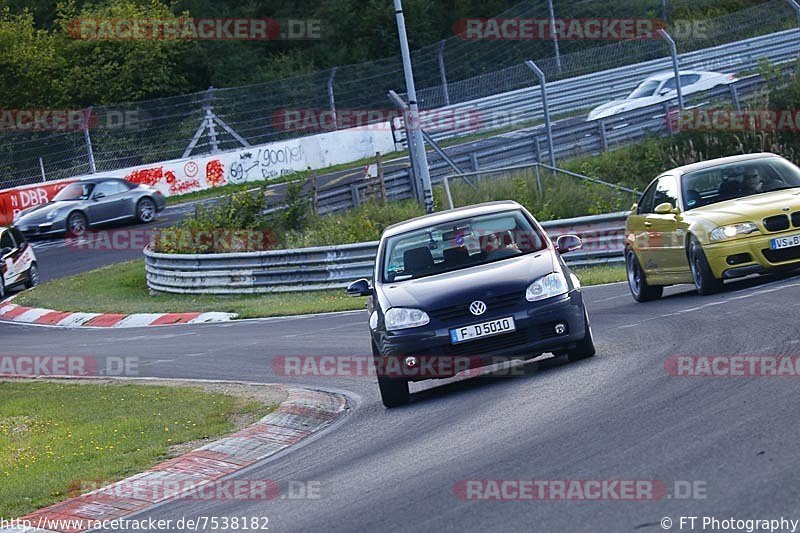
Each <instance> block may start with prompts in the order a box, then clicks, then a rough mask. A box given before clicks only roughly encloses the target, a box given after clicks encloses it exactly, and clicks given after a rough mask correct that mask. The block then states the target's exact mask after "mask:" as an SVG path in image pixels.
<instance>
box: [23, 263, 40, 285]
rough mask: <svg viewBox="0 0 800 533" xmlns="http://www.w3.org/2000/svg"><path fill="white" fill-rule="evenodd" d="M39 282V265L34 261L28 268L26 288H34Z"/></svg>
mask: <svg viewBox="0 0 800 533" xmlns="http://www.w3.org/2000/svg"><path fill="white" fill-rule="evenodd" d="M38 284H39V267H37V266H36V263H32V264H31V267H30V268H29V269H28V281H26V282H25V288H26V289H32V288H33V287H35V286H37V285H38Z"/></svg>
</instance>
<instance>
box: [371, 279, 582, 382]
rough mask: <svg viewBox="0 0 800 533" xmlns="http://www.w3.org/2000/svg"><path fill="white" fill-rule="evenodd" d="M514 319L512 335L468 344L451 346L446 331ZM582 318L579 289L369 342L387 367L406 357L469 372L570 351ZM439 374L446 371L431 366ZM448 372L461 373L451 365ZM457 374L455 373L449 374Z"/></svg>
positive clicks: (380, 336)
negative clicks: (430, 359) (426, 358)
mask: <svg viewBox="0 0 800 533" xmlns="http://www.w3.org/2000/svg"><path fill="white" fill-rule="evenodd" d="M508 316H513V317H514V323H515V327H516V329H515V331H513V332H509V333H503V334H500V335H495V336H492V337H484V338H480V339H475V340H473V341H468V342H463V343H459V344H453V343H452V342H451V341H450V329H454V328H457V327H463V326H468V325H470V324H477V323H480V322H487V321H490V320H493V319H498V318H505V317H508ZM585 317H586V314H585V311H584V303H583V295H582V293H581V291H580V289H575V290H573V291H571V292H570V293H568V294H565V295H563V296H558V297H555V298H553V299H552V301H544V302H536V303H530V302H528V303H527V305H526V306H525V307H524V308H516V309H512V310H507V311H505V312H503V311H502V310H501V311H499V312H497V313H495V314H491V315H490V314H488V313H487V314H486V315H483V316H481V317H472V320H467V321H465V322H463V323H461V322H459V323H457V324H441V323H440V324H431V325H429V326H426V327H424V328H414V329H409V330H405V331H403V330H401V331H397V332H382V333H380V334H378V335H376V338H375V341H376V345H377V346H378V350H379V352H380V353H381V354H382V355H381V357H382V358H383V360H384V361H383V364H384V365H386V367H387V368H388V367H392V366H393V364H392V362H390V361H388V360H389V359H395V360H399V363H397V364H400V365H402V364H403V360H404V359H405V357H408V356H412V355H414V356H432V357H436V358H437V359H446V358H452V359H458V360H459V361H462V362H463V361H465V360H468V361H469V368H476V367H481V366H486V365H490V364H494V363H498V362H501V361H507V360H510V359H527V358H531V357H535V356H537V355H541V354H543V353H546V352H557V351H563V350H567V349H570V348H572V347H574V346H575V345H576V344H577V343H578V342H580V341H581V340H583V338H584V337H585V336H586V318H585ZM557 324H564V325H566V331H565V332H564V333H563V334H561V335H558V334H557V333H556V331H555V329H556V325H557ZM437 368H439V369H442V368H447V367H446V366H441V367H437ZM452 368H456V369H460V370H464V365H463V364H460V363H457V364H454V365H453V366H452ZM454 373H457V372H454ZM450 375H452V374H448V373H447V372H446V371H445V372H444V374H443V375H433V376H424V375H423V376H413V375H412V376H411V377H409V379H410V380H422V379H430V378H432V377H433V378H443V377H449V376H450Z"/></svg>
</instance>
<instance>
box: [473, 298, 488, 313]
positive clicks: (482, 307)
mask: <svg viewBox="0 0 800 533" xmlns="http://www.w3.org/2000/svg"><path fill="white" fill-rule="evenodd" d="M469 312H470V313H472V314H473V315H475V316H480V315H482V314H483V313H485V312H486V304H485V303H483V302H482V301H480V300H475V301H474V302H472V303H471V304H469Z"/></svg>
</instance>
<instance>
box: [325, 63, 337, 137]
mask: <svg viewBox="0 0 800 533" xmlns="http://www.w3.org/2000/svg"><path fill="white" fill-rule="evenodd" d="M337 68H338V67H333V68H332V69H331V75H330V76H328V106H329V107H330V110H331V118H333V128H334V129H336V130H338V129H339V119H337V118H336V99H335V98H334V96H333V78H334V77H335V76H336V69H337Z"/></svg>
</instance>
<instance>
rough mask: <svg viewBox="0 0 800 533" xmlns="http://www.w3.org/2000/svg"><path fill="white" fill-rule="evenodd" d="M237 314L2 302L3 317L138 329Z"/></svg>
mask: <svg viewBox="0 0 800 533" xmlns="http://www.w3.org/2000/svg"><path fill="white" fill-rule="evenodd" d="M236 317H237V315H236V314H233V313H218V312H209V313H136V314H132V315H122V314H116V313H74V312H64V311H54V310H52V309H42V308H39V307H25V306H24V305H17V304H12V303H5V304H3V303H0V320H8V321H11V322H19V323H23V324H37V325H41V326H44V325H46V326H61V327H67V328H78V327H80V328H138V327H142V326H170V325H173V324H206V323H209V322H227V321H230V320H233V319H235V318H236Z"/></svg>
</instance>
